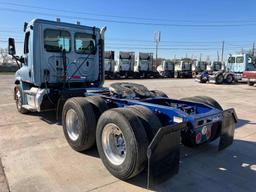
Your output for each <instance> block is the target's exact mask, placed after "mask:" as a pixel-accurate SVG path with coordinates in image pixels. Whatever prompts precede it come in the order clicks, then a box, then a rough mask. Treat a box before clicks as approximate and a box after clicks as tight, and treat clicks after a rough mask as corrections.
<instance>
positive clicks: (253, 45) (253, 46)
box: [252, 42, 255, 57]
mask: <svg viewBox="0 0 256 192" xmlns="http://www.w3.org/2000/svg"><path fill="white" fill-rule="evenodd" d="M254 52H255V42H253V44H252V57H254V54H255V53H254Z"/></svg>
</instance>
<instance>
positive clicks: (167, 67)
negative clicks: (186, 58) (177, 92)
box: [157, 60, 175, 78]
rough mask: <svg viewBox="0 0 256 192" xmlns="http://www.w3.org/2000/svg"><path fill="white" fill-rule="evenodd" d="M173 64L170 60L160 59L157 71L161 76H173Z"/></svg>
mask: <svg viewBox="0 0 256 192" xmlns="http://www.w3.org/2000/svg"><path fill="white" fill-rule="evenodd" d="M174 68H175V64H174V62H173V61H171V60H162V62H161V64H160V65H159V66H158V67H157V71H158V73H159V75H160V76H161V77H166V78H173V77H174Z"/></svg>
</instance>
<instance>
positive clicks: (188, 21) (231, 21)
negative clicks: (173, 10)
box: [0, 2, 255, 24]
mask: <svg viewBox="0 0 256 192" xmlns="http://www.w3.org/2000/svg"><path fill="white" fill-rule="evenodd" d="M0 4H2V5H11V6H18V7H25V8H33V9H41V10H48V11H58V12H64V13H73V14H82V15H94V16H101V17H112V18H124V19H136V20H137V19H140V20H147V21H154V20H155V21H156V20H157V21H168V22H187V23H194V22H196V21H194V20H170V19H163V18H145V17H134V16H121V15H109V14H99V13H95V12H85V11H83V12H81V11H70V10H67V9H55V8H48V7H40V6H34V5H26V4H19V3H10V2H0ZM197 22H198V21H197ZM199 22H207V23H228V24H229V23H254V24H255V19H252V20H228V21H227V20H226V21H225V20H221V21H216V20H215V21H209V20H207V21H206V20H203V21H199Z"/></svg>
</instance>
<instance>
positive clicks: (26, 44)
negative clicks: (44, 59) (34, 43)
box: [24, 32, 30, 54]
mask: <svg viewBox="0 0 256 192" xmlns="http://www.w3.org/2000/svg"><path fill="white" fill-rule="evenodd" d="M29 36H30V32H27V33H26V35H25V40H24V54H28V53H29Z"/></svg>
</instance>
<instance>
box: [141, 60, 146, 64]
mask: <svg viewBox="0 0 256 192" xmlns="http://www.w3.org/2000/svg"><path fill="white" fill-rule="evenodd" d="M140 63H141V64H144V65H145V64H148V60H140Z"/></svg>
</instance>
